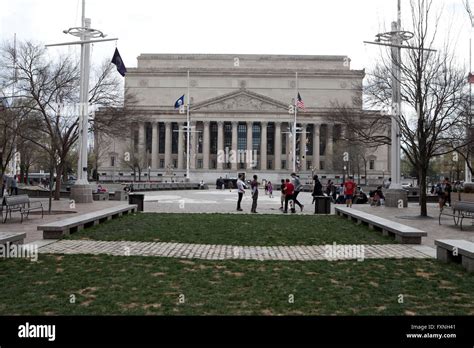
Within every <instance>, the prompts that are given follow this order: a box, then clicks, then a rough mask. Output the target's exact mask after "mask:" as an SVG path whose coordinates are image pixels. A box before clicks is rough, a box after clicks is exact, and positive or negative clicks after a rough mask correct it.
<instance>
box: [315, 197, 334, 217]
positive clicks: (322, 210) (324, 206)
mask: <svg viewBox="0 0 474 348" xmlns="http://www.w3.org/2000/svg"><path fill="white" fill-rule="evenodd" d="M314 213H315V214H326V215H329V214H331V197H326V196H316V197H314Z"/></svg>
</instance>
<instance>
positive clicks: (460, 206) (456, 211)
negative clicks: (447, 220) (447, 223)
mask: <svg viewBox="0 0 474 348" xmlns="http://www.w3.org/2000/svg"><path fill="white" fill-rule="evenodd" d="M441 216H451V217H452V218H453V220H454V224H455V225H456V226H457V225H459V227H460V228H461V231H462V222H463V220H464V219H465V218H470V219H474V202H467V201H458V200H454V199H453V201H452V206H451V207H449V208H448V207H443V209H441V211H440V212H439V218H438V223H439V224H440V225H441Z"/></svg>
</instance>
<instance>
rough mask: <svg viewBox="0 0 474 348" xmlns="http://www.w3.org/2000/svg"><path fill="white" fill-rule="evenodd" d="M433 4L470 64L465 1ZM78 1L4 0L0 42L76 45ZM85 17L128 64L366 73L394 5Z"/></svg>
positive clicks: (134, 4) (278, 5)
mask: <svg viewBox="0 0 474 348" xmlns="http://www.w3.org/2000/svg"><path fill="white" fill-rule="evenodd" d="M434 1H435V3H436V8H437V10H440V11H442V14H443V22H442V26H441V30H440V35H439V38H440V40H441V41H442V40H449V41H450V42H451V44H452V45H453V46H455V47H456V53H457V56H458V59H459V62H460V63H461V64H466V65H467V64H468V57H469V56H468V54H469V35H470V22H469V18H468V15H467V13H466V12H465V11H464V7H463V5H462V0H434ZM81 2H82V1H81V0H41V1H40V0H0V39H1V40H2V41H3V40H8V39H12V38H13V35H14V33H16V34H17V37H18V39H19V40H25V39H32V40H36V41H39V42H42V43H58V42H65V41H71V39H73V38H72V37H68V36H67V35H65V34H63V33H62V31H63V30H64V29H67V28H69V27H73V26H78V25H79V24H80V18H81ZM473 2H474V1H473ZM473 7H474V3H473ZM402 10H403V17H404V25H403V26H404V27H405V28H406V29H409V24H410V23H409V10H410V8H409V0H402ZM86 16H87V17H90V18H91V19H92V27H94V28H98V29H100V30H102V31H104V32H105V33H106V34H108V36H109V37H118V38H119V39H120V40H119V41H118V43H117V45H118V48H119V50H120V53H121V55H122V58H123V60H124V61H125V64H126V65H127V66H129V67H133V66H136V64H137V63H136V58H137V56H138V55H139V54H141V53H233V54H239V53H240V54H246V53H255V54H314V55H319V54H321V55H348V56H349V57H350V58H351V59H352V68H355V69H363V68H369V67H370V64H371V62H373V61H374V58H375V57H376V55H377V54H378V53H379V51H378V50H379V49H378V48H377V47H375V46H371V45H364V43H363V41H364V40H372V39H373V38H374V35H375V34H376V33H378V32H381V31H385V30H387V29H388V28H390V22H391V21H393V20H395V19H396V0H180V1H170V0H167V1H164V0H87V10H86ZM114 48H115V43H111V42H108V43H101V44H96V45H95V47H94V48H93V53H92V54H93V60H94V61H96V62H98V61H102V60H104V59H109V58H111V57H112V54H113V50H114ZM50 52H51V54H52V55H55V54H59V53H64V52H66V53H67V52H70V53H73V54H78V52H79V49H78V47H74V48H71V47H70V48H52V49H50Z"/></svg>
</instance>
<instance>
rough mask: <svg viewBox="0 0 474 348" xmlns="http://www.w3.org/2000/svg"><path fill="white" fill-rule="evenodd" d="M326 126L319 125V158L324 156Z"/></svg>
mask: <svg viewBox="0 0 474 348" xmlns="http://www.w3.org/2000/svg"><path fill="white" fill-rule="evenodd" d="M327 130H328V127H327V125H325V124H323V125H321V131H320V137H319V140H320V142H319V154H320V155H321V156H326V139H327Z"/></svg>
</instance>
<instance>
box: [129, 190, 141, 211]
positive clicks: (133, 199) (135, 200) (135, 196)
mask: <svg viewBox="0 0 474 348" xmlns="http://www.w3.org/2000/svg"><path fill="white" fill-rule="evenodd" d="M144 201H145V195H144V194H143V193H131V194H129V195H128V204H136V205H137V206H138V208H137V211H143V202H144Z"/></svg>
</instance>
